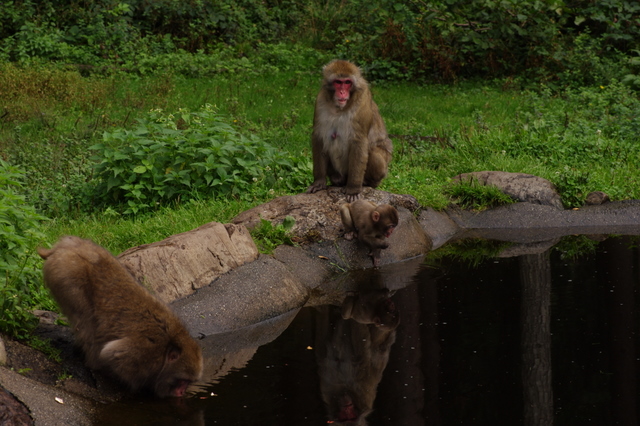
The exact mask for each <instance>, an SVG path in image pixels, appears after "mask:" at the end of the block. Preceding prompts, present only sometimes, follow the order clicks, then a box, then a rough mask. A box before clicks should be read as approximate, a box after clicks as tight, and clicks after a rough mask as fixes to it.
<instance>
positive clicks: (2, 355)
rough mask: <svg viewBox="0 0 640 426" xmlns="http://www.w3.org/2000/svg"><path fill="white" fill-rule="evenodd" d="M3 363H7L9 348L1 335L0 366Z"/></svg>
mask: <svg viewBox="0 0 640 426" xmlns="http://www.w3.org/2000/svg"><path fill="white" fill-rule="evenodd" d="M2 365H7V348H6V347H5V346H4V340H2V336H0V366H2ZM0 424H1V423H0Z"/></svg>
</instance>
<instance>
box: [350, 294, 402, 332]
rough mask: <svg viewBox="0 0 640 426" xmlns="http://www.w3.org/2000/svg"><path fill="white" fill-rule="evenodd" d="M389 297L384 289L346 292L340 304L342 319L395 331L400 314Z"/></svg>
mask: <svg viewBox="0 0 640 426" xmlns="http://www.w3.org/2000/svg"><path fill="white" fill-rule="evenodd" d="M390 296H391V294H390V292H389V289H386V288H385V289H381V290H377V291H367V292H362V293H357V292H348V293H347V297H345V299H344V301H343V302H342V310H341V315H342V318H344V319H353V320H354V321H357V322H359V323H360V324H374V325H375V326H376V327H380V328H384V329H388V330H395V329H396V328H397V327H398V324H399V323H400V314H399V313H398V311H397V310H396V306H395V303H393V300H391V299H390Z"/></svg>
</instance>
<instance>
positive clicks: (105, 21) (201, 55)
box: [0, 0, 640, 84]
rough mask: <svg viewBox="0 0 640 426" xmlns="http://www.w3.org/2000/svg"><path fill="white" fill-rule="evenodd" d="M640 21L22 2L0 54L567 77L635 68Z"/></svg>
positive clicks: (382, 6)
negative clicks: (294, 46)
mask: <svg viewBox="0 0 640 426" xmlns="http://www.w3.org/2000/svg"><path fill="white" fill-rule="evenodd" d="M639 24H640V7H639V6H638V4H637V2H632V1H626V0H609V1H605V2H593V1H591V0H577V1H566V0H546V1H524V0H505V1H495V0H477V1H473V2H469V1H466V0H448V1H446V2H443V1H421V2H397V1H395V0H376V1H364V0H353V1H349V2H345V1H341V0H311V1H305V2H300V1H295V0H260V1H256V0H222V1H217V2H211V1H197V0H193V1H182V2H177V1H173V0H159V1H154V2H149V1H142V0H97V1H94V2H92V3H91V5H90V6H87V5H86V3H85V2H81V1H78V0H63V1H53V0H42V1H34V0H14V1H7V2H2V3H0V60H5V61H20V62H31V61H34V60H35V61H41V60H45V61H56V62H59V63H64V64H76V65H77V66H78V67H79V68H80V69H82V71H83V72H84V73H112V72H117V71H124V72H134V73H141V74H145V73H149V72H151V71H152V70H156V69H162V66H163V65H165V66H169V69H171V70H172V71H177V72H179V73H180V74H182V75H189V76H193V77H195V76H205V75H211V74H212V73H217V72H225V70H229V71H233V70H237V69H244V70H252V69H253V68H251V67H249V66H248V62H249V61H250V58H251V57H253V56H254V54H255V52H256V51H260V50H263V49H265V47H266V46H269V45H273V44H274V43H282V42H284V43H288V42H292V41H300V40H302V41H303V43H304V44H305V45H306V46H309V47H313V48H315V49H319V50H322V51H325V52H331V53H332V54H337V56H342V57H348V58H351V59H354V60H356V61H357V62H359V63H360V64H361V65H363V66H364V68H365V69H366V70H367V72H368V73H369V76H370V78H372V79H382V80H388V81H393V80H397V79H407V78H411V79H416V78H421V79H425V80H428V81H433V79H436V80H438V81H456V80H458V79H460V78H466V77H470V76H482V77H486V76H490V77H501V76H510V77H513V76H515V75H518V74H520V75H521V74H527V75H529V76H530V77H534V78H537V79H542V80H544V81H548V82H551V81H557V80H559V81H560V82H561V83H562V84H567V83H569V81H568V80H567V78H566V77H567V76H569V75H576V74H578V75H579V76H580V78H588V79H593V78H596V79H602V78H603V77H607V78H608V77H616V78H618V79H621V78H622V77H623V76H624V75H633V74H629V73H628V72H627V71H626V70H625V69H622V68H621V67H619V66H617V65H616V64H619V63H620V61H626V59H625V58H621V57H620V54H623V55H629V54H631V53H632V52H633V51H637V50H639V49H640V46H639V43H640V25H639ZM591 60H593V61H594V62H591ZM612 60H613V61H614V62H615V64H613V63H611V62H612ZM223 64H224V65H223ZM590 64H591V65H592V66H590Z"/></svg>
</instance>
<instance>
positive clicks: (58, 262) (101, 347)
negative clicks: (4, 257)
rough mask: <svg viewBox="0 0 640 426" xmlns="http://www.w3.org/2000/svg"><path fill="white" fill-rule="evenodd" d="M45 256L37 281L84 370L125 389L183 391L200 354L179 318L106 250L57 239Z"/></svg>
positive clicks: (198, 369) (196, 374) (198, 367)
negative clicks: (104, 373) (109, 376)
mask: <svg viewBox="0 0 640 426" xmlns="http://www.w3.org/2000/svg"><path fill="white" fill-rule="evenodd" d="M38 254H40V256H41V257H42V258H43V259H45V263H44V281H45V283H46V284H47V287H49V290H51V293H52V294H53V297H54V299H55V300H56V302H58V305H59V306H60V309H61V310H62V313H63V314H64V315H66V316H67V318H68V320H69V323H70V324H71V327H72V330H73V333H74V335H75V339H76V344H77V345H78V346H80V347H81V348H82V350H83V352H84V354H85V358H86V363H87V365H88V366H89V368H92V369H96V370H108V371H110V372H111V373H113V374H114V375H115V376H116V377H117V378H118V379H119V380H120V381H122V382H123V383H125V384H127V385H129V387H130V388H131V390H133V391H140V390H143V389H146V390H150V391H152V392H154V393H155V394H156V395H157V396H159V397H166V396H184V395H185V392H186V390H187V387H188V386H189V384H190V383H191V382H194V381H196V380H199V378H200V376H201V374H202V352H201V349H200V347H199V346H198V344H197V343H196V342H195V340H193V338H192V337H191V336H190V335H189V333H188V332H187V330H186V328H185V327H184V326H183V325H182V323H181V322H180V320H179V319H178V317H177V316H176V315H175V314H174V313H173V312H171V310H170V309H169V308H168V307H167V306H166V305H165V304H164V303H163V302H161V301H160V300H158V299H156V298H155V297H154V296H152V295H151V294H150V293H149V292H148V291H147V290H146V289H145V288H144V287H142V286H141V285H140V284H138V283H137V282H136V281H135V279H134V278H133V277H132V276H131V274H129V272H128V271H127V270H126V269H125V268H124V266H122V264H121V263H120V262H119V261H118V260H117V259H116V258H115V257H113V256H112V255H111V253H109V252H108V251H107V250H105V249H104V248H102V247H100V246H99V245H97V244H94V243H93V242H92V241H90V240H83V239H81V238H78V237H73V236H68V237H63V238H61V239H60V241H58V243H57V244H56V245H55V246H54V247H53V248H52V249H50V250H47V249H43V248H39V249H38Z"/></svg>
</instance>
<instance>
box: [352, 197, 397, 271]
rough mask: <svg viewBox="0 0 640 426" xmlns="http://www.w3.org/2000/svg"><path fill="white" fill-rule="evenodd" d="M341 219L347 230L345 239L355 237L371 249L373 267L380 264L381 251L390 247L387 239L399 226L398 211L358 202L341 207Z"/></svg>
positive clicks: (361, 201)
mask: <svg viewBox="0 0 640 426" xmlns="http://www.w3.org/2000/svg"><path fill="white" fill-rule="evenodd" d="M340 217H341V219H342V224H343V225H344V228H345V234H344V237H345V239H347V240H351V239H353V238H355V237H357V238H358V240H359V241H361V242H363V243H364V244H366V245H367V246H368V247H369V248H370V249H371V251H370V253H369V256H371V258H372V260H373V266H378V265H379V264H380V250H382V249H386V248H388V247H389V242H388V241H387V238H388V237H390V236H391V234H392V233H393V230H394V229H395V227H396V226H398V211H397V210H396V209H395V207H393V206H391V205H389V204H380V205H378V206H376V205H375V204H374V203H372V202H371V201H367V200H356V201H354V202H353V203H345V204H343V205H342V206H340Z"/></svg>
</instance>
